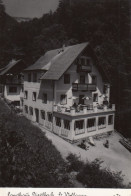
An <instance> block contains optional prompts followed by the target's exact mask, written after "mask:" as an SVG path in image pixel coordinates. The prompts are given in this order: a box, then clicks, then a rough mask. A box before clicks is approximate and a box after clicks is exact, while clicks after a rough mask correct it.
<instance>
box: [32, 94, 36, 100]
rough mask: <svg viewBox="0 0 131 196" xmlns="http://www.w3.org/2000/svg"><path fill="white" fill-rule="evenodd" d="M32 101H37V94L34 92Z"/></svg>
mask: <svg viewBox="0 0 131 196" xmlns="http://www.w3.org/2000/svg"><path fill="white" fill-rule="evenodd" d="M32 100H33V101H36V92H33V93H32Z"/></svg>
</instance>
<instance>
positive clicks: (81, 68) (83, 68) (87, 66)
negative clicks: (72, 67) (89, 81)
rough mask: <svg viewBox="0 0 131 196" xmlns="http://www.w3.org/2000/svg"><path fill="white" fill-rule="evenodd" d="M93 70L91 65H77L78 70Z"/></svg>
mask: <svg viewBox="0 0 131 196" xmlns="http://www.w3.org/2000/svg"><path fill="white" fill-rule="evenodd" d="M91 71H92V68H91V66H90V65H78V66H77V72H88V73H90V72H91Z"/></svg>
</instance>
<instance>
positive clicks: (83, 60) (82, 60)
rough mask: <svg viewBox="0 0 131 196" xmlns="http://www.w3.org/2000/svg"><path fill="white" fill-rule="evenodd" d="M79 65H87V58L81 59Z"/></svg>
mask: <svg viewBox="0 0 131 196" xmlns="http://www.w3.org/2000/svg"><path fill="white" fill-rule="evenodd" d="M79 63H80V65H85V58H82V57H81V58H80V59H79Z"/></svg>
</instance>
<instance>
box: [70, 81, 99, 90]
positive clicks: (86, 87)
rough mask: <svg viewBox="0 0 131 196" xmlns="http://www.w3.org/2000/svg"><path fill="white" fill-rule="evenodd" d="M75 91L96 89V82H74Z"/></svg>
mask: <svg viewBox="0 0 131 196" xmlns="http://www.w3.org/2000/svg"><path fill="white" fill-rule="evenodd" d="M72 90H73V91H96V85H95V84H81V83H72Z"/></svg>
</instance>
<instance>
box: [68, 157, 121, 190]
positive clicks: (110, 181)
mask: <svg viewBox="0 0 131 196" xmlns="http://www.w3.org/2000/svg"><path fill="white" fill-rule="evenodd" d="M67 160H68V161H69V169H70V171H77V172H78V174H77V176H76V178H77V180H78V181H79V182H81V183H82V184H83V185H84V186H85V187H89V188H124V185H123V184H122V183H123V177H122V174H121V172H111V171H109V170H107V169H101V163H102V162H103V161H100V160H98V159H96V160H95V161H93V162H92V163H89V162H86V163H83V162H82V161H80V160H79V158H78V157H77V156H76V155H74V154H70V155H69V156H68V157H67Z"/></svg>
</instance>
